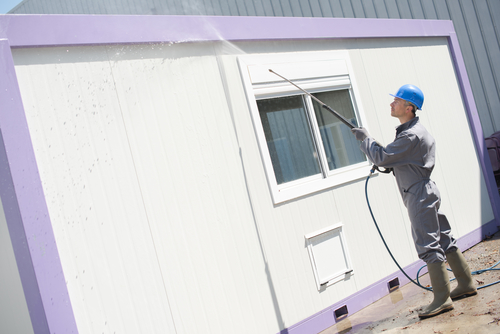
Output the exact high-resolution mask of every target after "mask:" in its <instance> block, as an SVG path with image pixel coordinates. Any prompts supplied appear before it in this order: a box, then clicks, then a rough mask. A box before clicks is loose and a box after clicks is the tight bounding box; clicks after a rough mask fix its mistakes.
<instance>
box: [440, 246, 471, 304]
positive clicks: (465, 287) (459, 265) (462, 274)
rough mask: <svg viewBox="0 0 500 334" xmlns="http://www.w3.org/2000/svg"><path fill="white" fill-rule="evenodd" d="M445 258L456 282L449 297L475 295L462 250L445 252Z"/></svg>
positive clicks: (456, 297)
mask: <svg viewBox="0 0 500 334" xmlns="http://www.w3.org/2000/svg"><path fill="white" fill-rule="evenodd" d="M446 259H447V260H448V264H449V265H450V268H451V270H452V271H453V274H454V275H455V278H456V279H457V282H458V285H457V287H456V288H455V289H453V291H452V292H451V293H450V297H451V299H452V300H454V299H458V298H462V297H464V298H465V297H469V296H473V295H476V294H477V289H476V287H475V286H474V281H473V280H472V274H471V272H470V269H469V265H468V264H467V261H466V260H465V257H464V256H463V254H462V252H460V251H459V250H458V249H457V251H456V252H451V253H448V254H446Z"/></svg>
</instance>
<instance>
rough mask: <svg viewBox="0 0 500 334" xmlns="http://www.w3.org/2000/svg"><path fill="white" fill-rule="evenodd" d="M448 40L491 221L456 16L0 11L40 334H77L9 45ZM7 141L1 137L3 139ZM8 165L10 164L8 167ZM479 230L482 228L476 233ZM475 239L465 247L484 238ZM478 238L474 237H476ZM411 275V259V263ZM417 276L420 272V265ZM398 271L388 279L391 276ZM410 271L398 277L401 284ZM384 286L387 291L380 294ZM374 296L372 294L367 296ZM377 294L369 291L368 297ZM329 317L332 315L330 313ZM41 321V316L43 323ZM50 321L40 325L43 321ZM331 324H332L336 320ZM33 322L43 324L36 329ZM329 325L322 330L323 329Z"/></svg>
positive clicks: (313, 323) (358, 301)
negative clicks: (452, 18) (400, 17)
mask: <svg viewBox="0 0 500 334" xmlns="http://www.w3.org/2000/svg"><path fill="white" fill-rule="evenodd" d="M431 36H433V37H437V36H441V37H446V38H448V44H449V46H450V51H451V54H452V57H453V60H454V65H455V70H456V72H457V77H458V80H459V84H460V89H461V92H462V96H463V98H464V102H465V106H466V112H467V117H468V119H469V122H470V126H471V129H472V134H473V138H474V142H475V147H476V149H477V151H478V152H479V154H478V158H479V162H480V165H481V168H482V170H483V173H484V176H485V178H486V184H487V187H488V193H489V196H490V201H491V203H492V207H493V213H494V215H495V220H494V221H493V222H492V223H489V224H488V227H486V225H485V226H483V228H481V232H480V234H481V235H484V232H485V231H489V230H493V229H492V228H490V225H491V224H497V223H498V221H499V220H500V214H499V208H500V198H499V196H498V192H497V189H496V184H495V180H494V178H493V173H492V171H491V165H490V162H489V157H488V154H487V151H486V150H485V145H484V138H483V132H482V129H481V123H480V121H479V117H478V113H477V109H476V106H475V103H474V98H473V95H472V90H471V87H470V84H469V80H468V77H467V72H466V69H465V65H464V62H463V59H462V55H461V53H460V47H459V44H458V40H457V38H456V35H455V31H454V28H453V24H452V22H451V21H444V20H389V19H387V20H386V19H338V18H290V17H227V16H225V17H215V16H208V17H201V16H105V15H98V16H96V15H91V16H84V15H0V42H1V43H0V73H1V74H4V77H6V78H7V79H5V80H1V81H0V101H2V103H1V104H0V129H1V131H2V135H3V145H4V146H2V147H3V148H4V151H3V152H2V150H1V148H0V167H3V168H2V169H1V170H0V180H1V182H2V183H3V184H4V185H5V189H2V190H1V192H0V196H1V199H2V202H3V204H4V206H5V209H6V216H7V223H8V226H9V232H10V234H11V238H12V242H13V246H14V250H15V255H16V261H17V263H18V266H19V268H20V269H19V270H20V274H21V279H22V282H23V288H24V291H25V293H26V294H27V296H26V299H27V302H28V308H29V310H30V316H31V319H32V322H33V324H34V327H35V330H36V332H37V333H44V332H47V330H46V328H47V327H48V328H49V329H50V332H56V333H71V332H77V327H76V322H75V319H74V315H73V311H72V307H71V303H70V301H69V297H68V296H69V295H68V291H67V288H66V283H65V280H64V275H63V270H62V267H61V263H60V259H59V256H58V252H57V245H56V242H55V239H54V234H53V230H52V225H51V222H50V218H49V216H48V210H47V207H46V203H45V197H44V194H43V188H42V185H41V181H40V176H39V174H38V169H37V165H36V161H35V157H34V153H33V148H32V145H31V139H30V134H29V131H28V128H27V123H26V119H25V116H24V115H25V114H24V108H23V105H22V101H21V96H20V93H19V87H18V84H17V80H16V76H15V69H14V64H13V60H12V55H11V53H10V48H16V47H17V48H20V47H41V46H62V45H95V44H128V43H135V44H139V43H162V42H195V41H214V40H229V41H238V40H245V41H254V40H297V39H320V38H324V39H340V38H381V37H385V38H390V37H431ZM0 144H2V143H0ZM9 168H10V169H9ZM476 234H477V233H476ZM476 234H474V233H472V234H470V235H469V239H470V240H469V241H468V243H472V242H476V241H477V242H479V241H481V240H480V239H477V235H476ZM477 242H476V243H477ZM409 270H410V272H412V271H414V265H411V266H410V268H409ZM415 272H416V270H415ZM392 278H394V275H392V276H390V279H392ZM405 280H406V278H405V277H403V278H400V282H401V284H404V281H405ZM386 290H387V279H384V280H381V281H379V282H377V283H375V284H374V285H372V286H371V287H368V288H366V289H364V290H362V291H360V292H359V293H357V294H355V295H353V296H351V297H349V298H348V299H346V300H345V301H343V302H339V303H337V304H335V305H333V306H332V307H330V308H328V309H327V310H325V311H322V312H320V313H318V314H317V315H314V316H312V317H310V318H308V319H306V320H304V321H302V322H301V323H299V324H297V325H294V326H292V327H290V329H288V330H286V331H287V332H289V333H290V332H292V331H293V332H294V333H311V332H317V329H318V328H323V327H324V326H325V325H328V324H333V323H334V322H333V323H332V322H331V319H333V315H332V312H333V311H334V310H335V309H337V308H339V307H341V306H342V305H344V304H347V301H349V302H350V303H351V304H352V305H351V306H349V307H348V308H349V313H351V314H352V313H354V312H356V311H357V310H360V309H361V308H362V307H361V306H362V305H364V306H366V303H367V301H375V300H376V299H374V298H380V297H381V296H382V293H383V295H385V294H387V291H386ZM384 291H385V292H384ZM367 296H368V297H367ZM370 296H371V297H370ZM364 306H363V307H364ZM330 318H331V319H330ZM44 319H45V320H44ZM44 321H45V323H46V324H47V325H43V323H44ZM333 321H334V320H333ZM35 324H37V326H38V324H40V328H41V329H38V328H37V326H35ZM325 328H326V327H325Z"/></svg>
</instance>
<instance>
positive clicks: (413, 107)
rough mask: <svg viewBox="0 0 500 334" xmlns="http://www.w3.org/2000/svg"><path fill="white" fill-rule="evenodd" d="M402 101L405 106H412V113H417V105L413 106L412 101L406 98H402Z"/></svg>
mask: <svg viewBox="0 0 500 334" xmlns="http://www.w3.org/2000/svg"><path fill="white" fill-rule="evenodd" d="M404 101H405V107H408V106H410V107H411V108H412V110H411V111H412V113H413V115H416V114H417V106H415V105H414V104H413V103H411V102H408V101H406V100H404Z"/></svg>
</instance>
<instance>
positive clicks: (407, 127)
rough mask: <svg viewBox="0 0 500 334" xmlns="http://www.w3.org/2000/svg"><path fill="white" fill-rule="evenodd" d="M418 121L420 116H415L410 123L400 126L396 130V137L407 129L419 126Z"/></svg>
mask: <svg viewBox="0 0 500 334" xmlns="http://www.w3.org/2000/svg"><path fill="white" fill-rule="evenodd" d="M418 119H419V118H418V116H415V117H413V118H412V119H411V120H409V121H408V122H406V123H403V124H401V125H400V126H398V127H397V128H396V136H397V135H399V134H400V133H401V132H403V131H404V130H407V129H409V128H411V127H412V126H414V125H415V124H417V123H418Z"/></svg>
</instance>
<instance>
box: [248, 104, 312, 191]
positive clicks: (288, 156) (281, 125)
mask: <svg viewBox="0 0 500 334" xmlns="http://www.w3.org/2000/svg"><path fill="white" fill-rule="evenodd" d="M257 106H258V108H259V114H260V119H261V121H262V126H263V128H264V134H265V137H266V142H267V146H268V149H269V153H270V155H271V161H272V164H273V168H274V174H275V176H276V182H277V183H278V184H282V183H285V182H290V181H293V180H297V179H301V178H304V177H307V176H311V175H315V174H319V173H320V172H321V169H320V167H319V161H318V154H317V151H316V149H315V145H314V142H313V139H312V133H311V129H310V126H309V121H308V117H307V114H306V109H305V106H304V101H303V99H302V97H301V96H288V97H280V98H274V99H266V100H258V101H257Z"/></svg>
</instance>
